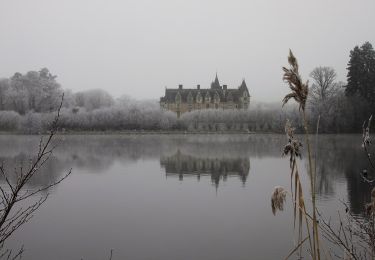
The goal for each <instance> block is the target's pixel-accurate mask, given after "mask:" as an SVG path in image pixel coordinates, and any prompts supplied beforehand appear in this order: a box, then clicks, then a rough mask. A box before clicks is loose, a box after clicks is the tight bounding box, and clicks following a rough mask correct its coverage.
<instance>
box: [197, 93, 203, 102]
mask: <svg viewBox="0 0 375 260" xmlns="http://www.w3.org/2000/svg"><path fill="white" fill-rule="evenodd" d="M197 103H202V95H201V92H198V94H197Z"/></svg>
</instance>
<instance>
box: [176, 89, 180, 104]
mask: <svg viewBox="0 0 375 260" xmlns="http://www.w3.org/2000/svg"><path fill="white" fill-rule="evenodd" d="M175 100H176V103H177V104H180V103H181V94H180V92H177V95H176V99H175Z"/></svg>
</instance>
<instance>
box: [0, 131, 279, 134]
mask: <svg viewBox="0 0 375 260" xmlns="http://www.w3.org/2000/svg"><path fill="white" fill-rule="evenodd" d="M46 134H48V132H45V133H26V132H11V131H9V132H6V131H1V132H0V135H46ZM56 134H57V135H169V134H170V135H173V134H178V135H181V134H183V135H185V134H186V135H196V134H209V135H220V134H241V135H252V134H280V133H272V132H248V131H184V130H176V131H157V130H156V131H150V130H143V131H142V130H134V131H129V130H126V131H121V130H119V131H98V130H93V131H64V132H62V131H58V132H57V133H56Z"/></svg>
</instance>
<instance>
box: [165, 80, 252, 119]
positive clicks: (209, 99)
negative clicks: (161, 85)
mask: <svg viewBox="0 0 375 260" xmlns="http://www.w3.org/2000/svg"><path fill="white" fill-rule="evenodd" d="M249 104H250V94H249V90H248V88H247V86H246V82H245V80H242V83H241V85H240V86H239V87H238V88H235V89H228V88H227V85H222V86H221V85H220V83H219V79H218V77H217V74H216V77H215V80H214V81H213V82H212V83H211V88H209V89H201V88H200V85H197V88H194V89H184V88H183V86H182V85H179V86H178V88H177V89H176V88H174V89H170V88H166V89H165V95H164V97H161V98H160V107H161V108H163V109H167V110H170V111H173V112H175V113H177V116H178V117H180V115H181V114H182V113H185V112H190V111H193V110H200V109H248V107H249Z"/></svg>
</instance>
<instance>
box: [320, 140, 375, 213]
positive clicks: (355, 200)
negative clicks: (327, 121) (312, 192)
mask: <svg viewBox="0 0 375 260" xmlns="http://www.w3.org/2000/svg"><path fill="white" fill-rule="evenodd" d="M316 164H317V183H316V187H317V193H318V194H319V195H320V196H327V197H333V196H334V197H335V198H336V199H337V200H341V199H344V198H345V197H346V196H347V198H348V202H349V205H350V207H351V210H352V212H353V213H355V214H361V213H363V209H364V204H365V203H367V202H368V201H369V200H370V191H371V188H372V187H371V186H370V185H369V184H367V183H365V182H364V181H363V179H362V177H361V175H360V172H361V171H362V169H364V168H367V167H368V162H367V158H366V156H365V154H364V152H363V149H362V148H361V136H359V135H342V136H322V137H319V145H318V160H317V162H316ZM374 176H375V175H374ZM340 181H341V182H345V183H346V185H347V189H346V194H336V193H337V192H336V191H335V189H334V185H335V183H336V182H340Z"/></svg>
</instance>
